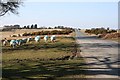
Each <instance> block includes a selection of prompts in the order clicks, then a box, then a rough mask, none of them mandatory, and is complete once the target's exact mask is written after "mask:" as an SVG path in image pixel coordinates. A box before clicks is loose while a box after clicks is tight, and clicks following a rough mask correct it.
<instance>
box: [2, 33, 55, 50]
mask: <svg viewBox="0 0 120 80" xmlns="http://www.w3.org/2000/svg"><path fill="white" fill-rule="evenodd" d="M32 39H33V38H31V37H29V38H23V39H14V40H10V42H8V40H7V39H6V38H5V40H4V41H3V45H4V46H6V45H7V44H8V43H9V44H10V46H12V47H13V48H15V47H16V46H17V45H18V46H20V45H22V44H24V43H27V42H30V41H31V40H32ZM40 39H41V37H40V36H36V37H35V38H34V40H35V41H36V42H39V41H40ZM48 39H49V37H48V35H45V36H44V41H45V42H47V41H48ZM50 40H51V41H52V42H54V41H55V40H56V36H55V35H52V36H51V37H50Z"/></svg>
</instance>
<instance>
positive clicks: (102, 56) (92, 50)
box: [75, 29, 120, 80]
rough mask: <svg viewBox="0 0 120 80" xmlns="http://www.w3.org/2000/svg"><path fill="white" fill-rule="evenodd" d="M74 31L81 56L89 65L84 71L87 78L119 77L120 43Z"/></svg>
mask: <svg viewBox="0 0 120 80" xmlns="http://www.w3.org/2000/svg"><path fill="white" fill-rule="evenodd" d="M75 31H76V42H77V43H78V44H79V46H80V49H81V56H82V57H83V58H84V59H85V61H86V63H85V64H83V65H86V66H89V68H88V69H86V70H87V73H86V76H87V77H88V78H114V79H113V80H116V79H115V78H118V77H119V74H118V70H120V68H119V67H118V65H119V64H118V63H119V62H120V60H118V50H119V48H120V44H118V43H117V42H114V41H109V40H102V39H98V38H96V37H95V36H86V35H85V34H84V33H82V32H80V31H79V30H77V29H76V30H75Z"/></svg>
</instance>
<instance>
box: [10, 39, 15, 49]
mask: <svg viewBox="0 0 120 80" xmlns="http://www.w3.org/2000/svg"><path fill="white" fill-rule="evenodd" d="M10 46H12V47H13V48H15V47H16V46H17V43H16V40H11V41H10Z"/></svg>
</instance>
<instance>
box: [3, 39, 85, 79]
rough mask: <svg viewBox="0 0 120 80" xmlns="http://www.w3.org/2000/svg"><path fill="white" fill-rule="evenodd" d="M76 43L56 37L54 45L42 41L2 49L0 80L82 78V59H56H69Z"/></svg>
mask: <svg viewBox="0 0 120 80" xmlns="http://www.w3.org/2000/svg"><path fill="white" fill-rule="evenodd" d="M74 45H75V40H74V38H72V37H59V38H57V41H56V42H55V43H52V42H50V41H48V43H45V42H44V41H43V40H41V41H40V42H39V43H36V42H34V41H32V42H30V43H27V44H25V45H22V46H21V47H19V46H18V47H17V48H16V49H13V48H11V47H10V46H7V47H3V48H2V50H3V55H2V57H3V58H2V62H3V64H2V70H3V75H2V76H3V80H4V79H5V80H6V79H12V80H16V79H17V80H26V79H38V78H39V79H50V80H52V79H61V78H83V77H85V76H84V75H83V73H84V70H83V68H85V66H81V64H82V63H84V60H83V59H82V58H76V59H72V60H57V58H62V57H64V56H71V55H72V52H74V51H73V50H74Z"/></svg>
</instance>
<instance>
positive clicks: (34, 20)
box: [0, 0, 118, 28]
mask: <svg viewBox="0 0 120 80" xmlns="http://www.w3.org/2000/svg"><path fill="white" fill-rule="evenodd" d="M45 1H46V0H45ZM106 1H107V0H106ZM18 11H19V13H20V14H19V15H14V14H7V15H5V16H3V17H0V25H1V26H3V25H14V24H19V25H21V26H24V25H31V24H38V25H39V26H46V27H49V26H52V27H54V26H59V25H62V26H70V27H77V28H93V27H105V28H107V27H110V28H118V2H40V1H37V0H35V1H34V2H33V1H30V2H27V1H25V2H24V4H23V6H21V7H20V9H19V10H18Z"/></svg>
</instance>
